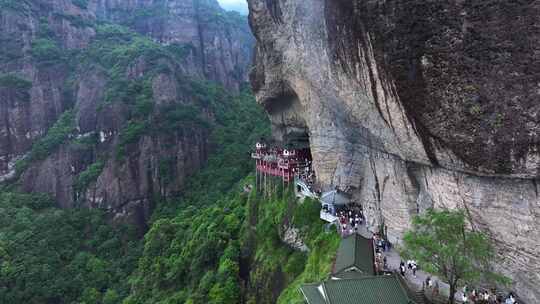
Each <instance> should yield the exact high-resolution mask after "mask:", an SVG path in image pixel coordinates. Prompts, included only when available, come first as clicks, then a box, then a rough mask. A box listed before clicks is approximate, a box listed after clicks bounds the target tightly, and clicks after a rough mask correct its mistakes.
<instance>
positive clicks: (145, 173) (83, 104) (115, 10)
mask: <svg viewBox="0 0 540 304" xmlns="http://www.w3.org/2000/svg"><path fill="white" fill-rule="evenodd" d="M0 8H1V11H0V25H1V28H0V35H1V39H2V46H1V47H0V93H1V96H2V99H3V102H2V104H1V105H0V113H1V115H2V117H3V119H2V120H1V122H0V130H1V132H0V173H1V177H0V180H1V181H3V182H4V184H10V185H12V186H13V187H14V188H15V189H18V190H21V191H25V192H35V193H49V194H50V195H52V196H53V197H54V199H55V201H56V202H57V203H58V205H59V206H61V207H75V206H86V207H90V208H100V209H106V210H107V211H108V212H109V213H114V214H115V216H116V217H117V218H119V219H120V218H125V219H127V220H129V221H131V222H136V223H138V225H139V226H140V227H144V225H145V221H146V220H147V219H148V218H149V215H150V211H151V209H152V208H153V204H154V202H155V201H156V200H157V199H161V198H165V197H168V196H172V195H175V194H178V193H180V192H182V190H183V189H184V185H185V180H186V177H188V176H190V175H192V174H194V173H196V172H197V171H198V170H199V169H200V168H201V167H203V166H204V164H205V163H206V160H207V157H208V155H209V151H210V150H211V149H212V148H211V146H210V143H209V134H210V132H211V129H212V126H213V125H214V124H215V123H216V121H215V113H214V112H213V111H214V108H215V106H216V105H215V104H212V103H213V102H216V103H218V102H220V100H211V99H209V97H208V96H207V95H206V94H207V93H208V92H210V91H212V90H213V87H214V85H215V84H219V85H222V86H225V87H227V88H229V89H230V90H232V91H233V92H239V90H240V89H241V88H242V86H243V85H244V84H245V81H246V80H247V69H248V64H249V62H250V61H251V59H250V58H251V45H252V42H253V38H252V37H251V34H250V32H249V28H248V26H247V21H246V20H245V17H242V16H240V15H239V14H237V13H232V12H225V11H223V10H222V9H221V8H220V7H219V5H218V4H217V2H216V1H214V0H193V1H187V0H186V1H137V2H128V1H120V2H119V1H86V0H83V1H81V0H77V1H63V0H58V1H56V0H55V1H40V0H36V1H14V0H4V1H2V2H0ZM210 82H213V83H215V84H212V83H210Z"/></svg>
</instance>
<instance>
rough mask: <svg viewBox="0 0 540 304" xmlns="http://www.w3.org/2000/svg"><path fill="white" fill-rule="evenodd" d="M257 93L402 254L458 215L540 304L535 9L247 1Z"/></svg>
mask: <svg viewBox="0 0 540 304" xmlns="http://www.w3.org/2000/svg"><path fill="white" fill-rule="evenodd" d="M249 6H250V23H251V27H252V29H253V31H254V34H255V36H256V39H257V45H256V55H255V56H256V58H255V61H256V68H255V70H254V71H253V73H252V74H251V83H252V85H253V87H254V89H255V91H256V96H257V99H258V101H259V102H260V103H261V104H262V105H263V106H265V108H266V110H267V112H268V113H269V115H270V119H271V121H272V124H273V131H274V135H275V137H276V138H277V139H278V140H282V141H287V140H288V139H289V138H291V137H293V136H294V137H298V136H303V137H305V138H309V141H310V145H311V152H312V155H313V158H314V168H315V171H316V173H317V177H318V181H319V183H320V186H321V187H322V188H330V187H335V186H337V187H339V188H341V189H343V190H345V191H348V192H349V193H350V194H351V195H352V197H353V199H354V201H355V202H356V203H358V204H363V206H364V208H365V210H366V213H367V217H368V224H369V225H370V226H371V227H372V229H374V230H377V229H379V227H381V226H382V225H384V226H386V227H387V232H388V235H389V237H390V239H391V240H392V241H394V242H399V240H400V238H401V236H402V234H403V232H404V231H405V230H406V229H407V228H408V227H409V226H410V222H411V219H412V217H413V216H414V215H415V214H418V213H419V212H421V211H422V210H425V209H426V208H431V207H436V208H439V207H441V208H442V207H449V208H462V209H465V210H466V211H467V214H468V215H469V219H470V221H471V225H473V226H474V227H476V228H478V229H482V230H484V231H486V232H487V233H488V234H489V235H490V237H492V238H493V240H494V241H495V243H496V245H497V250H498V253H499V255H500V257H501V258H502V262H501V263H500V264H498V265H494V267H495V268H496V270H498V271H501V272H502V273H504V274H506V275H508V276H510V277H511V278H512V279H513V282H514V283H513V288H514V289H515V290H516V291H517V292H518V294H519V296H520V297H522V298H523V299H525V300H526V301H528V303H537V302H539V301H540V293H539V289H538V287H537V286H540V275H539V273H540V241H538V240H539V239H540V200H539V198H538V187H537V180H538V168H539V163H538V162H539V159H540V154H539V151H538V141H539V139H538V128H539V122H538V119H537V117H538V115H539V114H540V108H538V102H537V101H538V98H539V97H540V90H539V86H540V77H539V74H538V70H539V69H540V65H539V62H540V61H539V59H540V58H538V54H540V52H539V49H538V43H537V42H538V39H540V32H539V31H538V29H539V25H540V19H538V13H540V12H539V11H540V5H539V4H538V2H536V1H513V2H508V1H481V0H470V1H428V2H426V1H393V2H388V1H381V0H370V1H342V0H336V1H329V0H307V1H282V0H249Z"/></svg>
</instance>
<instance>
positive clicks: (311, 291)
mask: <svg viewBox="0 0 540 304" xmlns="http://www.w3.org/2000/svg"><path fill="white" fill-rule="evenodd" d="M319 286H321V284H320V283H318V284H305V285H302V287H300V291H301V292H302V295H304V298H305V299H306V301H307V302H308V303H309V304H326V301H325V300H324V298H323V296H322V294H321V293H320V292H319V290H318V288H319Z"/></svg>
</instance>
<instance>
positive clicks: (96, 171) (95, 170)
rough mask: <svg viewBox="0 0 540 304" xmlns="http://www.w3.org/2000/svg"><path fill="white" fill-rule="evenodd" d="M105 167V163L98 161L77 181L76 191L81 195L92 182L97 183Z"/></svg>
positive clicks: (81, 174) (82, 173)
mask: <svg viewBox="0 0 540 304" xmlns="http://www.w3.org/2000/svg"><path fill="white" fill-rule="evenodd" d="M104 165H105V164H104V163H103V161H97V162H95V163H93V164H91V165H90V166H88V167H87V168H86V170H84V171H83V172H81V173H80V174H79V176H78V177H77V180H76V181H75V186H74V187H75V191H77V192H79V193H81V192H83V191H84V190H86V188H88V186H89V185H90V184H91V183H92V182H95V181H96V180H97V178H98V177H99V175H100V174H101V171H102V170H103V166H104Z"/></svg>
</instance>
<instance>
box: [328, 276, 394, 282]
mask: <svg viewBox="0 0 540 304" xmlns="http://www.w3.org/2000/svg"><path fill="white" fill-rule="evenodd" d="M391 277H392V276H387V275H369V276H362V277H361V278H346V279H339V280H326V281H324V282H337V281H361V280H368V279H389V278H391ZM396 279H397V278H396Z"/></svg>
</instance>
